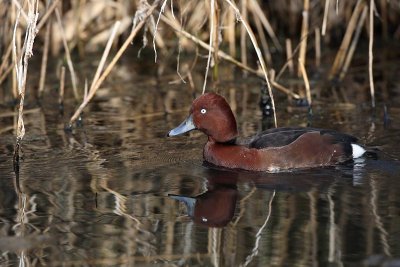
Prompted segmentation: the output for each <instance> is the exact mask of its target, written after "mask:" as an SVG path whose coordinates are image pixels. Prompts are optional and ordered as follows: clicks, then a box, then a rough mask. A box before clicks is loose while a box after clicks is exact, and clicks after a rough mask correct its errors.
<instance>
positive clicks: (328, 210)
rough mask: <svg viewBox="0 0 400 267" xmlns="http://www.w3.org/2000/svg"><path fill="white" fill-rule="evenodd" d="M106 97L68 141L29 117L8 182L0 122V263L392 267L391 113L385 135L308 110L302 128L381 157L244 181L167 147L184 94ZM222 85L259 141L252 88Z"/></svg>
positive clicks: (398, 232) (350, 115)
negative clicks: (356, 140)
mask: <svg viewBox="0 0 400 267" xmlns="http://www.w3.org/2000/svg"><path fill="white" fill-rule="evenodd" d="M233 85H234V86H233ZM114 86H115V88H111V89H110V91H112V94H111V93H110V95H108V96H107V92H104V95H105V96H104V95H103V97H102V98H99V99H97V100H96V101H94V102H93V104H91V106H90V107H89V110H88V111H87V112H86V113H85V114H84V125H83V127H82V128H77V129H75V130H74V132H72V133H70V132H65V131H64V125H63V121H65V120H63V119H64V118H62V119H60V117H59V115H58V113H57V112H54V110H57V109H56V108H55V109H54V108H52V107H46V106H44V107H41V108H37V109H31V110H29V109H28V112H27V114H26V119H25V120H26V127H27V129H29V131H27V135H26V137H25V139H24V142H23V153H22V157H21V164H20V168H19V172H17V175H16V173H14V171H13V169H12V153H13V145H14V137H13V134H12V129H13V127H12V123H13V120H12V116H11V117H7V114H6V113H2V114H5V115H2V116H0V122H1V125H7V126H5V127H2V131H1V132H0V140H1V142H0V175H1V179H0V251H1V253H0V265H1V266H3V265H4V266H14V265H17V264H22V265H25V266H42V265H47V266H134V265H140V266H145V265H147V266H171V265H172V266H176V265H177V266H317V265H318V266H343V265H344V266H361V265H364V266H383V265H384V264H397V263H398V262H397V259H398V258H400V245H399V242H398V241H399V240H400V224H399V223H398V221H399V219H400V194H398V192H399V190H400V179H399V178H400V177H399V173H400V163H399V159H400V154H399V150H398V143H399V142H400V125H399V123H398V122H399V121H400V112H399V110H398V109H395V108H391V109H390V125H389V126H388V125H387V123H386V122H384V121H383V120H382V121H381V120H379V119H376V117H374V116H371V114H370V110H369V109H368V108H365V107H363V106H360V107H356V106H355V105H349V104H347V105H342V106H337V105H335V104H329V103H321V104H318V103H315V104H314V106H313V120H312V123H313V126H315V127H323V128H324V127H325V128H326V127H327V128H334V129H336V130H340V131H343V132H347V133H352V134H354V135H356V136H358V137H360V141H361V143H363V144H367V145H369V146H371V147H374V148H378V149H379V152H378V159H376V160H375V159H371V158H365V159H363V160H361V161H356V162H354V163H350V164H346V165H341V166H336V167H330V168H323V169H310V170H299V171H293V172H283V173H270V174H267V173H254V172H245V171H236V170H225V169H220V168H217V167H214V166H209V165H207V164H204V163H203V160H202V147H203V145H204V142H205V139H204V136H203V135H202V134H199V133H196V132H192V133H190V134H189V135H187V136H182V137H179V138H169V139H166V137H165V135H166V133H167V132H168V130H169V129H172V128H173V127H174V126H176V125H177V124H178V123H179V122H180V121H181V120H182V118H183V117H185V115H186V114H187V110H188V107H189V104H190V101H191V99H192V95H191V93H190V92H186V91H185V90H184V89H182V88H180V87H178V86H176V87H172V88H166V90H161V89H160V88H155V86H153V85H147V87H146V86H142V85H141V84H140V86H139V85H138V86H139V87H143V88H141V90H140V91H139V92H134V93H132V95H129V94H128V95H127V94H126V90H122V89H120V91H121V92H123V93H121V94H118V92H119V91H118V90H119V89H118V88H119V87H121V86H122V85H120V84H115V85H114ZM221 87H223V88H224V89H221V91H223V92H222V93H223V94H225V95H226V96H227V98H228V101H229V103H230V105H231V106H232V107H233V109H234V112H235V114H236V116H237V118H238V125H239V131H240V132H241V134H242V135H244V136H250V135H252V134H254V133H255V132H257V131H259V130H261V129H262V128H263V127H264V126H263V124H262V120H261V113H260V112H259V110H258V104H257V103H258V101H259V83H258V81H256V82H253V84H252V83H246V84H241V83H236V82H235V83H234V84H229V82H227V84H223V83H222V84H221ZM232 88H235V89H232ZM138 90H139V89H138ZM44 103H46V102H44ZM66 108H68V105H66ZM166 111H167V112H166ZM68 112H69V111H68V110H65V114H68ZM55 113H57V115H55ZM377 113H378V114H379V112H377ZM254 114H255V115H254ZM278 114H279V116H280V117H279V119H280V125H282V126H283V125H303V126H304V124H306V123H307V122H308V118H307V116H308V115H307V111H306V110H304V109H303V110H301V109H300V111H298V110H296V109H291V108H288V109H287V110H278ZM378 116H379V115H378ZM7 129H8V130H7ZM177 200H178V201H177ZM181 202H183V203H184V204H181Z"/></svg>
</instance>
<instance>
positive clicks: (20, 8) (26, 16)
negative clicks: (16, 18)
mask: <svg viewBox="0 0 400 267" xmlns="http://www.w3.org/2000/svg"><path fill="white" fill-rule="evenodd" d="M12 2H13V4H14V5H15V6H16V7H17V10H21V15H22V17H24V20H25V22H27V23H29V19H30V18H29V17H28V15H27V14H26V13H25V11H24V9H23V8H22V6H21V5H20V3H19V2H18V1H17V0H12Z"/></svg>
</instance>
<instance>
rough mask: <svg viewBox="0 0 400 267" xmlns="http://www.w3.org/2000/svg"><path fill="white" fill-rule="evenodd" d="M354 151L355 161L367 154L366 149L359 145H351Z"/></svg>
mask: <svg viewBox="0 0 400 267" xmlns="http://www.w3.org/2000/svg"><path fill="white" fill-rule="evenodd" d="M351 147H352V149H353V159H356V158H359V157H361V156H362V155H363V154H364V153H365V149H364V148H363V147H361V146H359V145H357V144H351Z"/></svg>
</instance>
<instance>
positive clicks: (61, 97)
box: [58, 66, 65, 108]
mask: <svg viewBox="0 0 400 267" xmlns="http://www.w3.org/2000/svg"><path fill="white" fill-rule="evenodd" d="M64 86H65V67H64V66H62V67H61V74H60V92H59V96H58V104H59V105H60V108H62V107H63V106H64Z"/></svg>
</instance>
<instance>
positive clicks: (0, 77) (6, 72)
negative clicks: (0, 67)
mask: <svg viewBox="0 0 400 267" xmlns="http://www.w3.org/2000/svg"><path fill="white" fill-rule="evenodd" d="M13 69H14V66H13V65H10V66H8V68H7V69H6V70H5V71H4V73H3V75H2V76H0V84H2V83H3V81H4V80H5V79H6V78H7V76H8V74H9V73H10V72H11V71H12V70H13Z"/></svg>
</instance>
